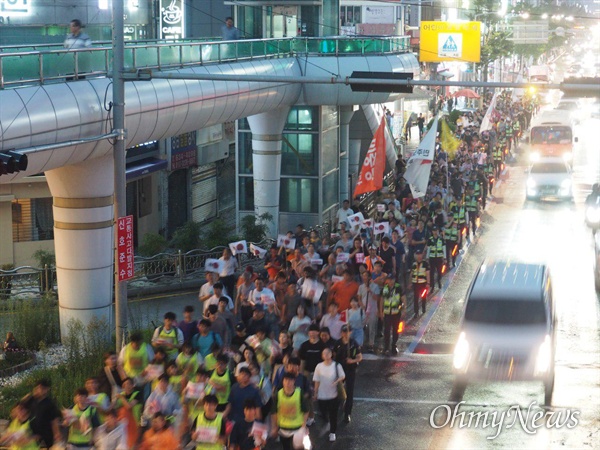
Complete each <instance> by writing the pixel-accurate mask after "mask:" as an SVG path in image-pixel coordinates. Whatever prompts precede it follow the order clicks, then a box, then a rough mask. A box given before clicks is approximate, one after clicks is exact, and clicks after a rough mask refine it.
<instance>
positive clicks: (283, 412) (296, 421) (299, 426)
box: [271, 372, 309, 450]
mask: <svg viewBox="0 0 600 450" xmlns="http://www.w3.org/2000/svg"><path fill="white" fill-rule="evenodd" d="M271 412H272V414H271V423H272V427H271V436H272V437H273V438H277V436H279V440H280V442H281V448H282V449H283V450H292V449H293V448H297V446H295V445H294V443H295V441H298V440H299V439H298V438H299V437H300V436H303V435H306V422H307V420H308V412H309V404H308V399H307V398H306V397H305V395H304V393H303V392H302V389H300V388H299V387H296V375H294V374H293V373H291V372H286V373H284V375H283V387H282V388H281V389H279V390H277V392H276V393H275V395H274V396H273V406H272V411H271ZM296 435H300V436H298V437H296V439H294V437H295V436H296ZM300 440H301V439H300Z"/></svg>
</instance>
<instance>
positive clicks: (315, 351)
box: [298, 323, 325, 426]
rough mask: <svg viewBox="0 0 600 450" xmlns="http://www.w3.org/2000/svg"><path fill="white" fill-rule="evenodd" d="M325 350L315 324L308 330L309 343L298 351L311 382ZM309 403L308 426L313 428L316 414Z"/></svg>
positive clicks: (305, 372)
mask: <svg viewBox="0 0 600 450" xmlns="http://www.w3.org/2000/svg"><path fill="white" fill-rule="evenodd" d="M324 348H325V344H324V343H323V341H322V340H321V339H320V338H319V325H317V324H316V323H313V324H311V326H310V327H309V328H308V341H305V342H303V343H302V345H301V346H300V350H299V351H298V356H300V361H301V363H302V371H303V373H304V376H305V377H306V378H307V379H308V381H309V382H312V377H313V373H314V371H315V367H317V364H319V363H320V362H322V361H323V358H322V357H321V354H322V353H323V349H324ZM308 403H309V405H310V411H309V414H308V415H309V417H308V421H307V423H306V424H307V425H308V426H311V425H312V424H313V423H314V422H315V413H314V410H313V407H312V402H308Z"/></svg>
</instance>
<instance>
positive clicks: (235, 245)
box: [229, 241, 248, 255]
mask: <svg viewBox="0 0 600 450" xmlns="http://www.w3.org/2000/svg"><path fill="white" fill-rule="evenodd" d="M229 249H230V250H231V253H233V254H234V255H237V254H238V253H248V244H247V243H246V241H237V242H232V243H231V244H229Z"/></svg>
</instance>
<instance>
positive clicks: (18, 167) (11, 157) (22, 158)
mask: <svg viewBox="0 0 600 450" xmlns="http://www.w3.org/2000/svg"><path fill="white" fill-rule="evenodd" d="M23 170H27V155H22V154H21V153H17V152H13V151H11V150H7V151H5V152H1V153H0V175H6V174H9V173H15V172H21V171H23Z"/></svg>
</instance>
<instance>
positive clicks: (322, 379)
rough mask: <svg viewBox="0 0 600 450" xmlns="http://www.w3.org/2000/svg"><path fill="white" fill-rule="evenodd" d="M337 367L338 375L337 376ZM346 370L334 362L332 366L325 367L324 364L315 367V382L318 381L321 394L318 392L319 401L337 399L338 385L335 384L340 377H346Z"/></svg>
mask: <svg viewBox="0 0 600 450" xmlns="http://www.w3.org/2000/svg"><path fill="white" fill-rule="evenodd" d="M336 366H337V374H336ZM345 376H346V374H345V373H344V369H343V368H342V365H341V364H338V363H336V362H335V361H332V362H331V364H330V365H328V366H327V365H325V363H324V362H321V363H319V364H317V367H315V373H314V375H313V381H318V382H319V383H320V384H319V392H317V399H318V400H331V399H334V398H337V396H338V393H337V385H336V384H333V382H334V381H335V380H337V379H338V378H340V377H345Z"/></svg>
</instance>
